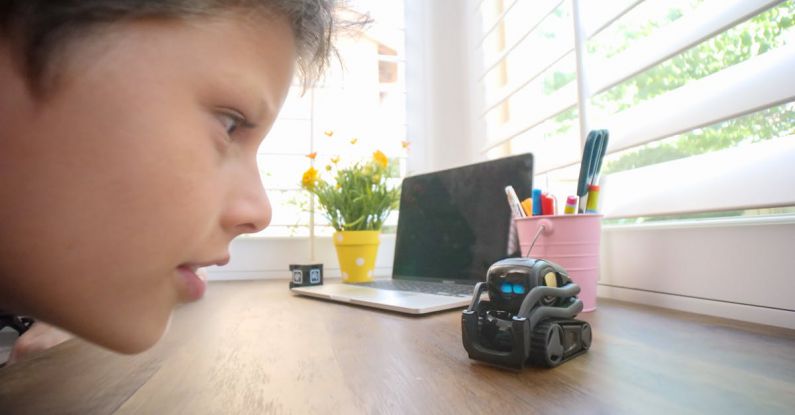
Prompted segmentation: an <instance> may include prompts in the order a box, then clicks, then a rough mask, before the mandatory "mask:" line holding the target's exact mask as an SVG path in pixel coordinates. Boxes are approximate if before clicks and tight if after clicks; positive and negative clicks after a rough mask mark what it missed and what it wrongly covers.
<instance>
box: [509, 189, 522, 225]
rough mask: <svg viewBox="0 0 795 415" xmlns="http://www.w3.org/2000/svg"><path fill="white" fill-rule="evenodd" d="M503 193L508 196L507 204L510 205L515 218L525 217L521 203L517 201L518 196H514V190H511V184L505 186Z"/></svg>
mask: <svg viewBox="0 0 795 415" xmlns="http://www.w3.org/2000/svg"><path fill="white" fill-rule="evenodd" d="M505 194H506V195H507V196H508V206H510V207H511V211H512V212H513V214H514V216H515V217H517V218H523V217H525V214H524V210H523V209H522V204H521V203H519V198H518V197H517V196H516V191H514V190H513V186H510V185H508V186H505Z"/></svg>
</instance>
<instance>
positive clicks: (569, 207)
mask: <svg viewBox="0 0 795 415" xmlns="http://www.w3.org/2000/svg"><path fill="white" fill-rule="evenodd" d="M576 212H577V196H569V197H567V198H566V207H565V208H564V209H563V213H565V214H567V215H571V214H574V213H576Z"/></svg>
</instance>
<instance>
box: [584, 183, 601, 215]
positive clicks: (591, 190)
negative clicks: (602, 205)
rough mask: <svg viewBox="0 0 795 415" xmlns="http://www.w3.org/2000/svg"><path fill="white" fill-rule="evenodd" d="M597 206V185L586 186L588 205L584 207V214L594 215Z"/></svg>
mask: <svg viewBox="0 0 795 415" xmlns="http://www.w3.org/2000/svg"><path fill="white" fill-rule="evenodd" d="M598 204H599V185H598V184H592V185H589V186H588V204H587V205H586V206H585V213H596V210H597V207H598Z"/></svg>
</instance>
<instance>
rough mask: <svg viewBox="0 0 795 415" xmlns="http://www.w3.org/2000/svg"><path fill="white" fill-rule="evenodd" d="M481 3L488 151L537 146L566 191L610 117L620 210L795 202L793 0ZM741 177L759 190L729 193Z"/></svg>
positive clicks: (540, 175) (543, 164) (612, 209)
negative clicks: (590, 136) (589, 139)
mask: <svg viewBox="0 0 795 415" xmlns="http://www.w3.org/2000/svg"><path fill="white" fill-rule="evenodd" d="M477 12H478V13H479V14H480V18H481V27H482V28H484V32H483V36H482V40H481V42H480V43H479V45H478V47H479V48H481V49H482V51H481V52H482V53H481V55H482V56H483V68H484V70H483V73H482V74H481V76H480V77H479V79H478V82H479V83H480V86H481V87H482V88H483V90H484V94H483V95H484V97H485V102H484V105H483V111H482V117H483V119H484V120H485V123H486V135H487V137H486V145H485V147H484V148H483V151H484V152H485V151H489V150H492V149H494V148H503V149H504V150H505V151H504V152H505V153H519V152H525V151H530V152H533V153H534V154H535V155H536V183H537V184H538V187H541V188H544V189H545V190H547V191H550V192H552V193H554V194H556V196H557V199H558V200H559V201H560V200H565V197H566V196H567V195H569V194H573V193H574V189H575V187H576V177H577V173H578V170H579V160H580V158H581V154H582V152H581V148H582V141H583V139H582V138H583V137H584V135H585V134H586V133H587V131H588V130H589V129H598V128H607V129H609V130H610V145H609V148H608V154H609V156H608V158H607V159H606V161H605V174H604V175H603V179H604V184H605V190H606V191H605V193H604V194H603V195H602V198H601V200H602V202H603V203H602V206H601V208H602V212H603V213H604V214H605V215H606V216H607V217H611V218H623V217H636V216H653V215H674V214H690V213H694V212H705V211H726V210H737V209H756V208H763V207H782V206H783V207H791V206H795V186H791V185H787V184H786V183H791V182H792V178H793V173H792V172H793V171H795V169H792V168H788V169H787V168H785V166H787V165H791V164H792V163H793V162H795V150H793V148H794V147H793V146H792V145H791V143H792V142H793V141H795V140H793V134H795V101H794V100H795V82H793V80H794V79H795V78H793V75H792V74H793V73H795V28H793V24H794V19H795V3H794V2H793V1H792V0H790V1H777V0H734V1H724V0H674V1H663V0H645V1H637V0H616V1H610V2H601V1H600V2H596V1H583V0H565V1H539V2H523V1H516V2H512V1H508V0H484V1H483V2H481V3H480V4H479V6H478V9H477ZM788 163H789V164H788ZM741 166H742V169H740V167H741ZM717 172H720V174H718V173H717ZM731 172H734V173H731ZM732 174H734V175H735V176H736V177H734V176H732ZM729 177H731V180H727V178H729ZM740 188H748V189H753V191H752V192H751V194H749V195H748V196H746V197H733V198H732V197H729V196H727V195H726V193H722V192H728V193H729V194H731V193H735V194H736V193H737V192H738V190H739V189H740ZM732 189H734V192H732ZM665 201H668V202H665ZM676 201H687V202H686V203H679V202H676Z"/></svg>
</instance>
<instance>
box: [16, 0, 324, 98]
mask: <svg viewBox="0 0 795 415" xmlns="http://www.w3.org/2000/svg"><path fill="white" fill-rule="evenodd" d="M335 3H336V0H59V1H52V0H3V1H1V2H0V36H3V37H6V38H7V39H9V40H10V43H11V45H12V47H13V50H14V53H15V54H16V56H17V58H18V59H19V61H20V63H21V64H22V67H23V69H24V73H25V76H26V77H27V79H28V82H29V86H30V87H31V89H32V90H33V91H34V92H36V93H43V92H45V90H46V89H47V86H48V85H46V82H45V81H46V80H47V79H49V77H48V75H50V71H51V70H52V69H51V68H50V66H51V65H50V63H51V61H52V58H53V56H52V55H53V53H54V51H56V50H58V49H59V48H61V47H63V46H64V45H65V44H66V43H67V42H71V41H73V40H74V39H76V38H77V37H79V36H80V35H84V34H86V33H87V32H88V31H89V30H90V29H93V28H95V27H97V26H99V25H106V24H110V23H114V22H121V21H130V20H136V19H152V18H168V19H182V18H190V17H195V16H212V15H217V14H218V13H219V12H224V11H242V12H244V13H245V12H250V11H254V12H257V11H258V12H263V13H266V14H268V15H277V16H285V17H287V19H288V20H289V22H290V25H291V27H292V30H293V34H294V36H295V41H296V48H297V51H298V58H297V59H298V62H297V63H298V70H299V72H300V74H301V77H302V79H303V81H304V86H305V87H306V86H308V85H310V84H312V83H313V82H314V81H315V80H317V78H318V77H319V76H320V74H321V73H322V72H323V71H324V69H325V68H326V67H327V66H328V64H329V59H330V55H331V54H332V52H333V51H334V48H333V46H332V43H331V40H332V34H333V33H334V29H335V18H334V8H335Z"/></svg>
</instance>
